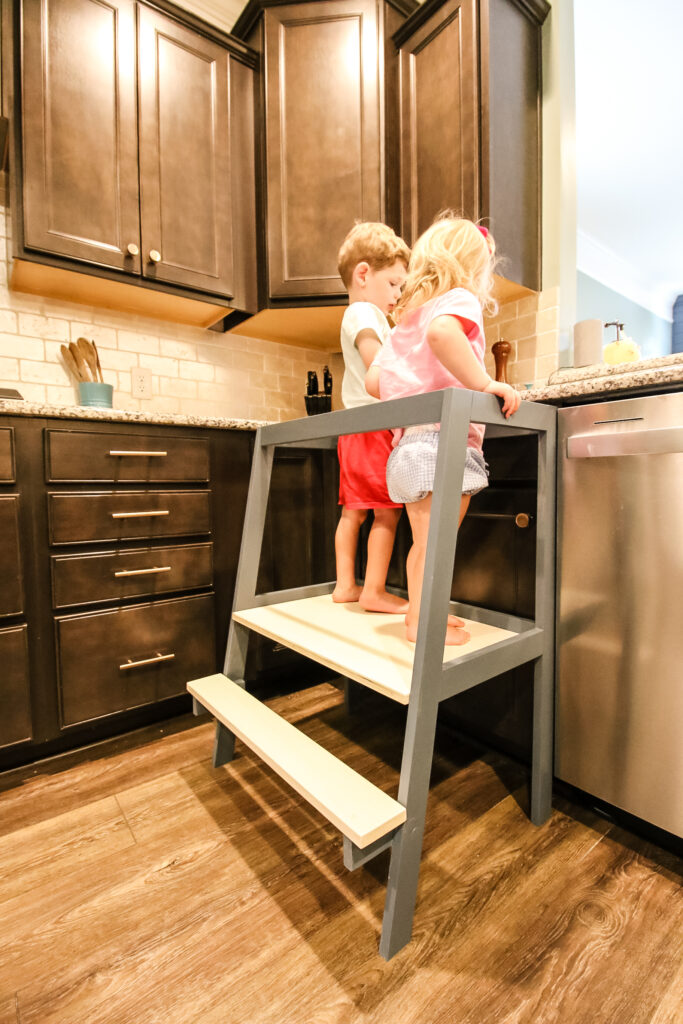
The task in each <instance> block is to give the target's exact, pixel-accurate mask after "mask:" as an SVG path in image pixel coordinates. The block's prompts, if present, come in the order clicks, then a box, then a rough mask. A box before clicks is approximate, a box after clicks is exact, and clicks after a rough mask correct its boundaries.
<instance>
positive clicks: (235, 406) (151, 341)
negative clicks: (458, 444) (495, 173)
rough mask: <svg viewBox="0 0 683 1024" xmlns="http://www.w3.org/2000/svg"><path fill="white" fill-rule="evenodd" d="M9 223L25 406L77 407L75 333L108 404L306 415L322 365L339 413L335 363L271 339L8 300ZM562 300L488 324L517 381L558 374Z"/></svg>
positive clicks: (553, 293)
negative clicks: (68, 362)
mask: <svg viewBox="0 0 683 1024" xmlns="http://www.w3.org/2000/svg"><path fill="white" fill-rule="evenodd" d="M9 227H10V221H9V216H8V214H7V211H6V210H5V209H4V208H2V207H0V387H10V388H17V389H18V390H19V391H20V392H21V394H22V395H23V396H24V398H26V399H27V400H29V401H35V402H40V403H47V404H54V405H73V404H76V403H77V401H78V394H77V389H76V387H75V385H74V384H73V383H72V381H71V378H70V377H69V375H68V373H67V371H66V369H65V367H64V365H63V363H62V359H61V356H60V345H62V344H64V343H68V342H69V341H75V340H76V338H78V337H80V336H81V335H83V336H85V337H86V338H90V339H92V340H94V341H95V342H96V343H97V347H98V349H99V352H100V360H101V363H102V370H103V374H104V379H105V381H107V382H108V383H110V384H113V386H114V406H115V407H116V408H118V409H136V410H145V411H150V412H151V411H156V412H163V413H179V414H185V415H201V416H220V417H227V418H237V419H242V418H244V419H259V420H271V421H274V420H275V421H277V420H287V419H294V418H296V417H298V416H303V415H305V408H304V400H303V396H304V392H305V386H306V372H307V370H315V371H316V372H317V374H318V379H319V381H320V384H321V386H322V369H323V365H324V364H325V363H326V362H327V363H328V364H329V366H330V369H331V371H332V374H333V377H334V383H335V387H334V400H333V403H334V407H335V408H339V407H340V405H341V403H340V385H341V376H342V372H343V362H342V359H341V356H340V355H338V354H335V355H332V354H330V355H326V354H324V353H320V352H316V351H314V350H308V349H299V348H293V347H291V346H288V345H281V344H277V343H275V342H270V341H261V340H255V339H252V338H241V337H240V336H239V335H233V334H218V333H215V332H213V331H207V330H204V329H201V328H194V327H185V326H183V325H176V324H169V323H166V322H164V321H159V320H152V319H149V318H145V317H139V316H135V315H133V314H128V313H116V312H112V311H109V310H103V309H97V308H95V307H89V306H81V305H76V304H73V303H67V302H59V301H56V300H54V299H47V298H41V297H40V296H34V295H25V294H23V293H20V292H12V291H10V290H9V289H8V287H7V269H8V255H9V249H10V239H9ZM558 301H559V300H558V296H557V289H550V290H549V291H548V292H543V293H541V294H540V295H539V296H533V297H531V298H526V299H523V300H520V301H518V302H512V303H508V304H506V305H505V306H502V307H501V308H500V310H499V312H498V314H497V315H496V316H495V317H492V318H489V319H487V321H486V337H487V342H488V349H489V351H488V353H487V367H488V369H489V372H490V373H491V374H493V357H492V356H491V354H490V346H491V345H492V344H493V342H495V341H498V340H499V339H500V338H505V339H507V340H508V341H510V343H511V345H512V352H511V356H510V361H509V364H508V366H509V372H510V377H511V380H512V382H513V383H520V384H525V383H532V382H540V381H545V380H546V379H547V377H548V374H549V373H551V372H552V370H554V369H556V368H557V349H558V308H557V306H558ZM136 366H144V367H148V368H149V369H150V370H151V371H152V397H151V398H149V399H139V398H133V396H132V394H131V369H132V368H133V367H136Z"/></svg>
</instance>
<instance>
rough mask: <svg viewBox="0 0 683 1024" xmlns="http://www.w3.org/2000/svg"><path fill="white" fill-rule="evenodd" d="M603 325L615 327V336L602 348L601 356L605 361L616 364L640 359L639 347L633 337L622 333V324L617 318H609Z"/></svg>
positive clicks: (612, 364)
mask: <svg viewBox="0 0 683 1024" xmlns="http://www.w3.org/2000/svg"><path fill="white" fill-rule="evenodd" d="M605 327H616V329H617V336H616V338H615V339H614V341H611V342H610V343H609V345H605V347H604V349H603V350H602V357H603V359H604V360H605V362H606V363H609V364H610V365H611V366H616V365H617V364H618V363H635V362H636V361H637V360H638V359H640V349H639V348H638V346H637V345H636V343H635V341H634V340H633V338H627V337H626V335H625V334H623V333H622V332H623V330H624V325H623V324H622V323H619V321H618V320H610V321H608V322H607V323H606V324H605Z"/></svg>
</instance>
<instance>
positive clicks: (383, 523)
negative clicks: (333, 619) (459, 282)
mask: <svg viewBox="0 0 683 1024" xmlns="http://www.w3.org/2000/svg"><path fill="white" fill-rule="evenodd" d="M409 258H410V250H409V249H408V246H407V245H406V243H405V242H404V241H403V239H402V238H399V237H398V236H397V235H396V234H395V233H394V232H393V231H392V229H391V228H390V227H388V226H387V225H386V224H377V223H372V222H365V223H360V224H356V225H355V226H354V227H353V228H352V229H351V231H350V232H349V233H348V235H347V236H346V238H345V239H344V242H343V243H342V247H341V249H340V250H339V273H340V275H341V279H342V281H343V282H344V285H345V286H346V288H347V290H348V293H349V306H348V308H347V310H346V312H345V313H344V319H343V320H342V325H341V346H342V355H343V357H344V377H343V380H342V402H343V403H344V407H345V408H346V409H353V408H356V407H358V406H360V405H368V404H370V403H372V402H375V401H376V399H374V398H372V397H371V396H370V395H369V394H368V393H367V391H366V390H365V374H366V372H367V370H368V367H369V366H370V364H371V362H372V361H373V359H374V358H375V356H376V355H377V353H378V352H379V350H380V349H381V347H382V345H383V344H384V342H385V341H386V340H387V339H388V337H389V335H390V333H391V328H390V326H389V323H388V321H387V314H389V313H391V311H392V310H393V309H394V307H395V306H396V303H397V302H398V300H399V298H400V295H401V289H402V287H403V284H404V282H405V279H406V273H407V268H408V260H409ZM391 442H392V433H391V431H390V430H379V431H373V432H372V433H368V434H347V435H343V436H342V437H340V438H339V442H338V445H337V452H338V455H339V504H340V505H342V506H343V507H342V514H341V518H340V520H339V525H338V526H337V532H336V534H335V554H336V560H337V585H336V587H335V589H334V591H333V593H332V600H333V601H336V602H339V603H341V602H347V601H358V602H359V603H360V605H361V607H362V608H364V609H365V610H366V611H372V612H390V613H400V612H405V611H406V609H407V607H408V603H407V601H405V600H404V599H403V598H401V597H397V596H396V595H395V594H390V593H388V592H387V589H386V580H387V572H388V569H389V561H390V559H391V552H392V549H393V546H394V538H395V536H396V527H397V525H398V520H399V516H400V515H401V509H402V507H403V506H402V505H398V504H396V502H393V501H392V500H391V498H390V497H389V492H388V491H387V485H386V466H387V459H388V458H389V455H390V453H391ZM370 509H372V511H373V514H374V520H373V524H372V527H371V528H370V533H369V535H368V551H367V567H366V572H365V581H364V583H363V586H362V587H361V586H359V585H358V584H357V583H356V549H357V547H358V533H359V530H360V528H361V526H362V524H363V522H364V521H365V518H366V516H367V514H368V511H369V510H370Z"/></svg>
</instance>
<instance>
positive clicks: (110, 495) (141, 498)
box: [48, 491, 211, 544]
mask: <svg viewBox="0 0 683 1024" xmlns="http://www.w3.org/2000/svg"><path fill="white" fill-rule="evenodd" d="M48 513H49V524H50V527H49V529H50V543H51V544H81V543H85V542H92V541H118V540H132V539H135V538H144V539H150V540H152V539H154V538H157V537H181V536H191V535H192V534H200V533H209V531H210V528H211V515H210V509H209V492H208V491H106V492H104V493H102V494H54V493H53V494H49V495H48Z"/></svg>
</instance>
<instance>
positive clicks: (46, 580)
mask: <svg viewBox="0 0 683 1024" xmlns="http://www.w3.org/2000/svg"><path fill="white" fill-rule="evenodd" d="M6 424H7V425H6ZM252 445H253V435H252V432H251V431H243V430H220V429H207V428H196V429H194V428H188V427H172V426H156V425H149V424H121V423H115V424H114V423H107V422H106V421H105V422H96V421H78V420H75V421H68V423H66V422H65V421H63V420H62V421H58V420H50V419H40V418H38V417H35V418H34V417H28V416H27V417H6V418H4V419H3V420H1V421H0V470H2V468H3V466H4V469H5V472H6V479H4V480H3V479H1V478H0V570H1V571H0V705H1V706H2V715H0V772H2V771H3V770H6V769H11V768H19V767H20V766H23V765H26V764H29V763H31V762H33V761H37V760H39V759H42V758H45V757H48V756H52V755H55V754H61V753H64V752H66V751H68V750H72V749H74V748H78V747H83V746H86V745H90V744H93V743H97V742H98V741H101V740H105V739H108V738H110V737H116V736H118V735H120V734H122V733H126V732H130V731H131V730H134V729H136V728H139V727H141V726H145V725H148V724H151V723H153V722H160V721H162V720H164V719H168V718H170V717H173V716H175V715H180V714H185V713H187V712H189V711H190V708H191V701H190V698H189V696H188V694H187V692H186V689H185V686H186V683H187V681H188V680H189V679H194V678H197V677H200V676H202V675H209V674H211V673H213V672H217V671H220V670H221V668H222V664H223V657H224V653H225V645H226V641H227V636H228V628H229V623H230V614H231V609H232V601H233V594H234V589H235V579H236V574H237V564H238V560H239V550H240V543H241V537H242V527H243V523H244V516H245V509H246V500H247V490H248V485H249V474H250V468H251V450H252ZM3 452H4V454H5V456H6V458H5V461H4V463H3ZM122 452H123V453H126V454H120V453H122ZM163 452H165V453H167V454H166V455H162V454H159V453H163ZM117 453H118V454H117ZM145 453H147V454H145ZM150 453H157V454H150ZM15 455H16V458H15ZM89 473H90V474H92V476H91V477H89V476H88V474H89ZM103 483H104V487H103V486H102V485H103ZM336 492H337V460H336V453H335V452H334V451H323V450H320V449H315V450H303V449H297V450H282V451H278V452H276V455H275V463H274V469H273V487H272V493H271V500H270V504H269V508H268V514H267V526H266V535H265V540H264V546H263V550H262V552H261V569H260V573H259V582H258V586H259V589H261V590H270V589H274V588H282V587H294V586H300V585H305V584H307V583H314V582H320V581H324V580H331V579H333V577H334V531H335V527H336V522H337V505H336V499H337V493H336ZM147 512H153V513H156V512H161V513H163V514H162V515H152V516H147V515H145V514H144V513H147ZM119 513H123V517H122V518H117V517H116V516H117V514H119ZM140 513H143V514H142V515H140ZM330 675H331V673H330V672H329V670H326V669H323V670H322V673H321V668H320V666H317V665H316V664H315V663H314V662H311V661H309V660H308V659H306V658H304V657H302V656H301V655H298V654H296V653H295V652H292V651H288V650H284V649H280V648H278V646H277V645H274V644H273V643H272V642H271V641H268V640H267V639H265V638H257V639H256V640H255V642H254V644H253V645H252V646H251V647H250V651H249V657H248V661H247V670H246V679H247V685H248V686H249V687H250V688H251V689H260V690H261V692H264V693H269V694H272V693H275V692H278V691H279V692H282V691H284V690H286V689H291V688H294V687H295V686H296V687H298V688H301V687H304V686H306V685H309V684H312V683H315V682H318V681H319V680H320V679H321V678H329V676H330Z"/></svg>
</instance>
